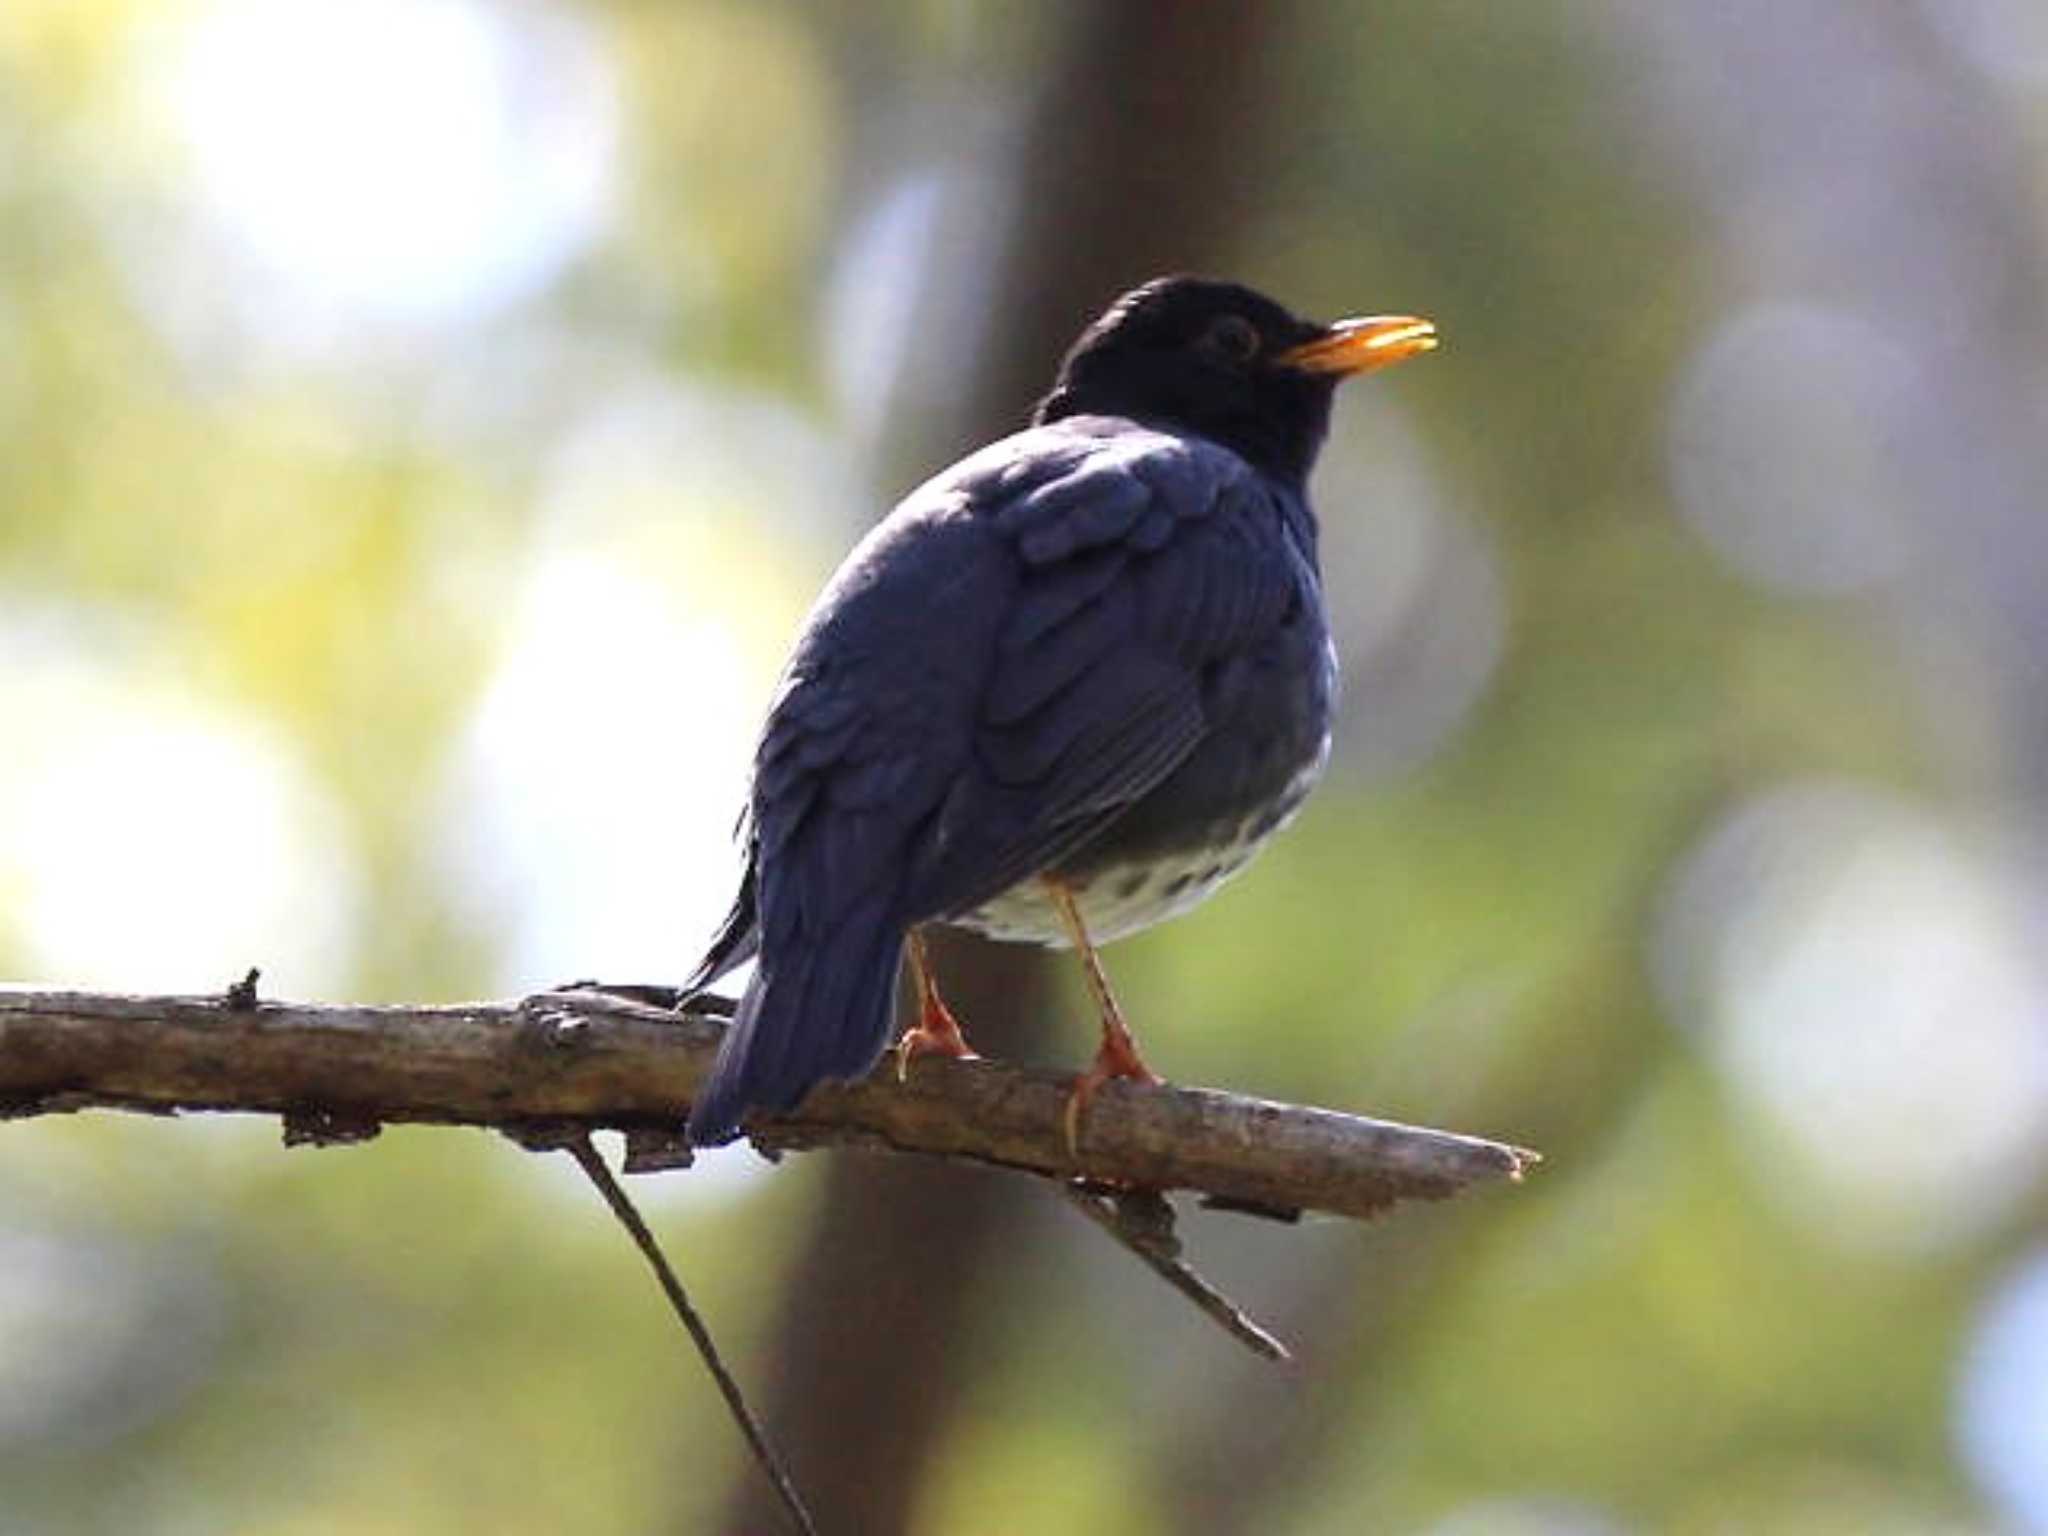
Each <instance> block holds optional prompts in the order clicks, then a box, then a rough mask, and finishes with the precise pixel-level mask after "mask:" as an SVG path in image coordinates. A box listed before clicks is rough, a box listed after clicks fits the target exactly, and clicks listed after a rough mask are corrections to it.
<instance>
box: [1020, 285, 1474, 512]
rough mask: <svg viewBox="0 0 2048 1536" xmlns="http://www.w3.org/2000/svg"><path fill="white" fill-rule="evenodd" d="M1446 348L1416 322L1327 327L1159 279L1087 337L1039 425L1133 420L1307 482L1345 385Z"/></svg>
mask: <svg viewBox="0 0 2048 1536" xmlns="http://www.w3.org/2000/svg"><path fill="white" fill-rule="evenodd" d="M1435 345H1436V327H1435V326H1433V325H1431V324H1430V323H1429V322H1428V321H1427V320H1418V319H1415V318H1413V317H1412V316H1408V315H1374V316H1369V317H1366V318H1362V319H1354V320H1339V321H1337V322H1336V323H1335V324H1332V325H1318V324H1316V323H1315V322H1313V321H1309V320H1303V319H1301V318H1299V317H1298V316H1296V315H1293V314H1290V313H1289V312H1288V311H1287V310H1286V309H1284V308H1283V307H1281V306H1280V305H1279V304H1276V303H1275V302H1273V300H1271V299H1269V298H1267V297H1266V296H1265V295H1264V294H1262V293H1257V292H1255V291H1253V290H1252V289H1250V288H1246V287H1244V286H1242V285H1241V284H1238V283H1224V282H1215V281H1212V280H1209V279H1206V278H1197V277H1161V278H1155V279H1153V280H1152V281H1151V282H1149V283H1146V284H1145V285H1143V286H1142V287H1139V288H1133V289H1132V290H1131V291H1130V292H1129V293H1127V294H1125V295H1123V297H1121V298H1120V299H1118V300H1117V301H1116V302H1115V303H1114V304H1112V305H1110V306H1109V308H1108V309H1107V310H1105V311H1104V312H1103V314H1102V316H1101V318H1100V319H1098V320H1097V321H1096V322H1095V323H1094V324H1093V325H1091V326H1089V327H1088V329H1087V330H1085V331H1083V332H1082V333H1081V337H1080V339H1079V340H1078V341H1076V342H1075V343H1074V345H1073V348H1072V350H1071V351H1069V352H1068V353H1067V356H1066V361H1065V362H1064V363H1062V364H1061V365H1060V373H1059V378H1058V380H1057V381H1056V382H1055V383H1054V385H1053V390H1052V393H1051V394H1049V395H1047V396H1046V397H1045V399H1044V401H1043V402H1041V403H1040V405H1039V407H1038V413H1037V415H1036V417H1035V418H1034V420H1037V421H1040V422H1046V421H1057V420H1059V419H1060V418H1061V417H1063V416H1079V415H1091V414H1092V415H1105V416H1128V417H1132V418H1134V419H1136V420H1139V421H1144V422H1148V423H1151V424H1153V425H1157V426H1165V427H1171V428H1175V429H1177V430H1180V431H1183V432H1193V433H1198V434H1200V435H1201V436H1203V437H1207V438H1210V439H1212V440H1213V441H1215V442H1219V443H1222V444H1224V445H1225V446H1226V447H1229V448H1233V449H1235V450H1236V451H1237V452H1239V453H1240V454H1242V455H1244V457H1245V458H1246V459H1248V460H1250V461H1251V462H1252V463H1254V464H1256V465H1258V466H1259V467H1260V468H1262V469H1265V470H1269V471H1271V472H1272V473H1273V474H1276V475H1279V476H1281V477H1282V478H1284V479H1288V480H1292V481H1295V482H1297V483H1299V482H1301V481H1303V480H1306V479H1307V477H1308V472H1309V468H1310V466H1311V465H1313V464H1314V462H1315V456H1316V450H1317V449H1319V448H1320V447H1321V446H1322V442H1323V434H1324V433H1325V431H1327V430H1328V427H1329V422H1330V399H1331V397H1332V395H1334V394H1335V393H1336V388H1337V385H1338V384H1339V383H1340V382H1341V381H1342V380H1344V379H1346V378H1348V377H1350V376H1351V375H1352V374H1356V373H1368V372H1370V371H1372V370H1373V369H1375V368H1383V367H1385V366H1386V365H1387V364H1389V363H1398V362H1400V361H1401V360H1402V359H1403V358H1409V357H1414V356H1415V355H1417V354H1418V353H1421V352H1427V351H1429V350H1430V349H1431V348H1432V347H1434V346H1435Z"/></svg>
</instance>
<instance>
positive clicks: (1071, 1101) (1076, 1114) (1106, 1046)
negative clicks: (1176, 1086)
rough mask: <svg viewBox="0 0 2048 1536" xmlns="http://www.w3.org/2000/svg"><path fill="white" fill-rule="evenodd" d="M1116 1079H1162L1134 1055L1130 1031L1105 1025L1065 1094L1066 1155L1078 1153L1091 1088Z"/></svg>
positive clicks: (1134, 1080)
mask: <svg viewBox="0 0 2048 1536" xmlns="http://www.w3.org/2000/svg"><path fill="white" fill-rule="evenodd" d="M1116 1078H1121V1079H1122V1080H1124V1081H1125V1082H1132V1083H1152V1084H1158V1083H1162V1082H1164V1081H1166V1079H1164V1078H1163V1077H1161V1076H1160V1075H1159V1074H1158V1073H1157V1072H1154V1071H1153V1070H1152V1069H1151V1068H1150V1067H1148V1066H1146V1065H1145V1061H1144V1058H1143V1057H1141V1056H1139V1054H1138V1042H1137V1041H1135V1040H1133V1039H1132V1038H1131V1035H1130V1031H1128V1030H1126V1029H1121V1028H1118V1029H1108V1028H1105V1029H1104V1030H1103V1032H1102V1045H1101V1048H1100V1049H1098V1050H1097V1051H1096V1053H1095V1060H1094V1061H1093V1062H1092V1063H1091V1064H1090V1065H1089V1068H1088V1070H1087V1071H1086V1072H1083V1073H1082V1074H1081V1075H1080V1076H1079V1077H1077V1078H1075V1079H1074V1086H1073V1088H1072V1089H1070V1090H1069V1091H1068V1093H1067V1112H1066V1127H1067V1155H1068V1156H1069V1157H1071V1158H1074V1159H1075V1160H1076V1161H1078V1160H1079V1159H1080V1155H1081V1116H1082V1115H1083V1114H1084V1113H1085V1112H1086V1111H1087V1108H1088V1104H1089V1101H1090V1100H1091V1099H1093V1098H1094V1097H1095V1090H1096V1089H1098V1088H1100V1087H1101V1086H1102V1085H1103V1084H1104V1083H1106V1082H1109V1081H1111V1080H1112V1079H1116Z"/></svg>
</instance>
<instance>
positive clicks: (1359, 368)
mask: <svg viewBox="0 0 2048 1536" xmlns="http://www.w3.org/2000/svg"><path fill="white" fill-rule="evenodd" d="M1436 340H1437V338H1436V327H1435V326H1434V325H1431V324H1430V323H1429V322H1428V321H1427V320H1418V319H1417V318H1416V317H1415V316H1413V315H1361V316H1358V317H1357V318H1355V319H1351V320H1339V321H1337V322H1336V323H1335V324H1333V325H1331V326H1329V327H1328V328H1327V329H1326V330H1324V332H1323V333H1322V335H1320V336H1317V337H1316V338H1314V339H1313V340H1311V341H1305V342H1303V343H1302V344H1301V345H1300V346H1298V347H1290V348H1289V349H1288V350H1287V351H1285V352H1282V353H1281V354H1280V358H1279V360H1280V361H1281V362H1282V363H1284V364H1286V365H1287V366H1288V367H1290V368H1300V369H1303V370H1304V371H1306V372H1308V373H1340V374H1353V373H1371V372H1372V371H1373V370H1374V369H1376V368H1385V367H1387V366H1388V365H1389V364H1392V363H1399V362H1405V361H1406V360H1407V359H1409V358H1411V357H1419V356H1420V355H1421V354H1422V353H1424V352H1433V351H1435V350H1436Z"/></svg>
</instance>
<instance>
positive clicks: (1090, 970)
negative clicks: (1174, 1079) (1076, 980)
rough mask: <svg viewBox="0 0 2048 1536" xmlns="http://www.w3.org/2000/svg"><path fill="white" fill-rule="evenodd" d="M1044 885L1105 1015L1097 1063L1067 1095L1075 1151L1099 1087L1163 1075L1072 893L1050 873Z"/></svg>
mask: <svg viewBox="0 0 2048 1536" xmlns="http://www.w3.org/2000/svg"><path fill="white" fill-rule="evenodd" d="M1045 888H1046V891H1047V893H1048V894H1049V895H1050V896H1051V897H1052V906H1053V910H1054V911H1055V912H1057V913H1058V914H1059V919H1060V926H1061V927H1062V928H1065V929H1066V930H1067V938H1068V940H1069V941H1070V942H1071V943H1072V944H1073V946H1074V952H1075V953H1076V954H1078V955H1079V956H1080V957H1081V970H1082V973H1083V974H1084V975H1086V976H1087V978H1088V990H1089V991H1090V992H1091V993H1093V994H1094V996H1095V1007H1096V1009H1097V1011H1098V1012H1099V1013H1100V1014H1101V1015H1102V1044H1101V1045H1100V1046H1099V1047H1097V1048H1096V1052H1095V1060H1094V1062H1093V1063H1091V1064H1090V1066H1089V1068H1088V1070H1087V1071H1086V1072H1084V1073H1082V1074H1081V1076H1080V1078H1079V1079H1078V1080H1076V1082H1075V1083H1074V1089H1073V1092H1071V1093H1070V1094H1068V1095H1067V1117H1066V1118H1067V1151H1068V1152H1069V1153H1070V1154H1077V1153H1078V1150H1079V1147H1080V1141H1081V1115H1082V1112H1083V1111H1084V1110H1086V1109H1087V1108H1088V1101H1089V1100H1090V1099H1092V1098H1094V1097H1095V1090H1096V1089H1098V1088H1100V1087H1101V1086H1102V1085H1103V1084H1104V1083H1106V1082H1108V1081H1109V1080H1110V1079H1111V1078H1118V1077H1121V1078H1128V1079H1130V1080H1131V1081H1133V1082H1139V1083H1156V1082H1158V1081H1159V1077H1158V1074H1156V1073H1155V1072H1153V1070H1152V1069H1151V1068H1150V1067H1148V1066H1146V1065H1145V1062H1144V1059H1143V1058H1142V1057H1140V1056H1139V1055H1138V1042H1137V1041H1136V1040H1135V1039H1133V1038H1132V1037H1131V1031H1130V1027H1129V1026H1128V1025H1127V1024H1125V1023H1124V1012H1123V1010H1122V1009H1121V1008H1119V1007H1118V1006H1117V1003H1116V994H1115V993H1114V992H1112V991H1110V990H1109V976H1108V973H1106V972H1105V971H1104V970H1103V969H1102V959H1101V957H1100V956H1099V955H1097V954H1096V953H1095V946H1094V945H1093V944H1091V943H1090V942H1089V941H1088V930H1087V928H1086V927H1085V926H1083V924H1082V922H1081V911H1080V908H1078V907H1076V906H1075V905H1074V893H1073V892H1072V891H1070V890H1068V889H1067V887H1066V886H1065V885H1063V884H1061V883H1060V882H1059V881H1058V880H1055V879H1053V878H1052V877H1051V876H1049V875H1048V876H1047V877H1046V880H1045Z"/></svg>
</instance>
